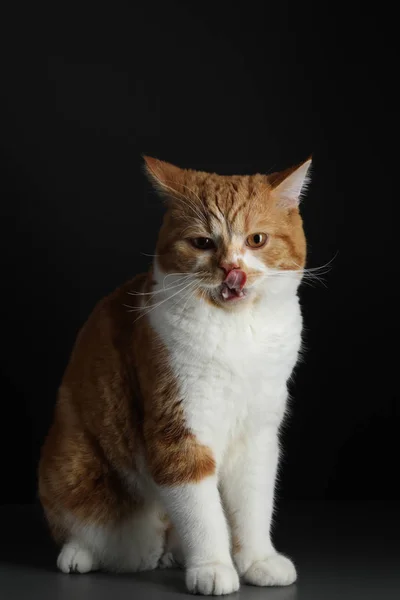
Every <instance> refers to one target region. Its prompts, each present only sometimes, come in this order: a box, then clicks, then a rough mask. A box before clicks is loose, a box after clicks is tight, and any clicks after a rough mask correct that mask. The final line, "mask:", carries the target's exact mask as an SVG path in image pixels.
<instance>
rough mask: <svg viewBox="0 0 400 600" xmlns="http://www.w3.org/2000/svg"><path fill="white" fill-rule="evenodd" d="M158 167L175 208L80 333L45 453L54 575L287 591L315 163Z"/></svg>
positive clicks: (43, 481)
mask: <svg viewBox="0 0 400 600" xmlns="http://www.w3.org/2000/svg"><path fill="white" fill-rule="evenodd" d="M144 161H145V164H144V166H145V170H146V173H147V175H148V177H149V179H150V181H151V182H152V183H153V185H154V186H155V188H156V189H157V190H158V191H159V192H160V193H161V195H162V196H163V197H164V199H165V205H166V211H165V215H164V220H163V224H162V227H161V230H160V232H159V238H158V243H157V247H156V254H155V257H154V261H153V264H152V267H151V269H150V271H149V272H148V273H146V274H142V275H139V276H137V277H135V278H134V279H133V280H131V281H128V282H127V283H126V284H124V285H122V286H121V287H120V288H119V289H117V290H116V291H115V292H114V293H112V294H111V295H110V296H108V297H106V298H105V299H103V300H101V301H100V302H99V303H98V304H97V306H96V307H95V309H94V311H93V312H92V314H91V315H90V317H89V319H88V320H87V322H86V324H85V325H84V326H83V328H82V329H81V331H80V332H79V334H78V337H77V340H76V343H75V346H74V349H73V351H72V355H71V357H70V360H69V364H68V366H67V368H66V371H65V374H64V377H63V380H62V383H61V386H60V389H59V393H58V399H57V404H56V409H55V415H54V420H53V423H52V426H51V428H50V431H49V433H48V436H47V438H46V440H45V443H44V446H43V449H42V454H41V459H40V465H39V496H40V500H41V503H42V506H43V508H44V512H45V515H46V518H47V521H48V523H49V527H50V530H51V532H52V535H53V537H54V539H55V540H56V542H57V543H58V544H59V545H60V547H61V551H60V554H59V556H58V561H57V565H58V567H59V569H60V570H61V571H63V572H65V573H69V572H78V573H86V572H89V571H92V570H96V569H105V570H110V571H119V572H124V571H125V572H126V571H143V570H150V569H155V568H156V567H168V566H176V565H179V566H183V567H184V568H185V570H186V586H187V589H188V590H189V591H190V592H192V593H198V594H203V595H210V594H213V595H220V594H229V593H232V592H235V591H236V590H238V589H239V581H240V579H239V578H240V577H242V578H243V580H244V581H245V582H246V583H248V584H253V585H257V586H271V585H278V586H279V585H289V584H291V583H293V582H294V581H295V580H296V568H295V566H294V564H293V562H292V561H291V560H290V559H289V558H287V557H286V556H284V555H282V554H280V553H278V552H277V551H276V550H275V548H274V545H273V543H272V540H271V535H270V527H271V518H272V512H273V503H274V488H275V478H276V472H277V468H278V461H279V436H278V434H279V428H280V425H281V423H282V420H283V418H284V415H285V412H286V404H287V395H288V392H287V382H288V380H289V378H290V377H291V374H292V371H293V368H294V366H295V364H296V362H297V360H298V356H299V352H300V346H301V331H302V317H301V311H300V307H299V299H298V287H299V284H300V282H301V280H302V277H303V273H304V271H303V269H304V265H305V259H306V240H305V234H304V231H303V225H302V218H301V216H300V211H299V199H300V197H301V194H302V192H303V191H304V189H305V186H306V184H307V182H308V179H309V171H310V166H311V158H310V159H308V160H307V161H305V162H304V163H302V164H301V165H299V166H296V167H293V168H289V169H287V170H285V171H281V172H277V173H273V174H271V175H260V174H257V175H251V176H239V175H238V176H222V175H216V174H209V173H205V172H200V171H194V170H189V169H181V168H179V167H177V166H174V165H171V164H169V163H166V162H163V161H160V160H157V159H154V158H150V157H145V158H144Z"/></svg>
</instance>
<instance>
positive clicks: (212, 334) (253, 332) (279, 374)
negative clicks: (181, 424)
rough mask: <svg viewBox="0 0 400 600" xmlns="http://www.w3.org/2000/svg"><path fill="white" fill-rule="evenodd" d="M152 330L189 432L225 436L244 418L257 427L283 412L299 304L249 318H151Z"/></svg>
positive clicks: (298, 326) (297, 341) (297, 336)
mask: <svg viewBox="0 0 400 600" xmlns="http://www.w3.org/2000/svg"><path fill="white" fill-rule="evenodd" d="M229 317H231V318H229ZM153 326H154V327H155V328H156V330H157V331H158V333H159V335H160V336H161V338H162V340H163V342H164V344H165V345H166V347H167V350H168V354H169V362H170V365H171V369H172V371H173V375H174V377H175V378H176V381H177V383H178V387H179V390H180V393H181V397H182V399H183V403H184V406H185V408H186V413H187V419H188V422H190V426H191V427H192V428H193V429H195V430H197V431H200V430H201V429H204V430H207V432H208V433H209V434H210V436H212V435H214V434H215V431H214V430H218V432H219V433H220V434H222V433H223V432H225V433H226V434H227V435H228V434H229V432H232V431H233V430H235V429H239V428H240V424H241V423H243V422H244V421H245V420H246V419H247V420H248V419H252V420H253V421H254V422H258V421H260V422H261V420H262V419H264V418H265V419H267V418H268V414H276V413H277V412H279V411H280V410H281V408H282V407H281V406H279V404H280V403H282V393H283V392H282V390H285V389H286V381H287V379H288V377H289V376H290V373H291V371H292V369H293V366H294V364H295V362H296V359H297V353H298V349H299V345H300V335H301V315H300V310H299V307H298V302H297V301H296V302H293V303H292V304H291V305H289V306H288V307H287V308H286V310H282V311H279V310H274V311H270V312H268V311H260V312H259V313H252V314H250V315H248V317H247V318H246V315H243V316H241V315H226V314H223V315H219V314H218V313H217V314H213V313H212V311H210V312H208V313H207V314H206V315H202V314H199V313H197V314H187V315H183V316H181V317H180V318H179V319H172V320H171V321H169V322H168V320H165V319H164V320H157V319H154V324H153Z"/></svg>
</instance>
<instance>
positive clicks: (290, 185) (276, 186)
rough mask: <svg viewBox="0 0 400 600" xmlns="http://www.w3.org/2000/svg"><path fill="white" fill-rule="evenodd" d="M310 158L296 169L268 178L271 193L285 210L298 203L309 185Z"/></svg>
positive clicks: (292, 168)
mask: <svg viewBox="0 0 400 600" xmlns="http://www.w3.org/2000/svg"><path fill="white" fill-rule="evenodd" d="M311 163H312V160H311V157H310V158H309V159H307V160H306V161H305V162H303V163H302V164H300V165H297V166H296V167H291V168H290V169H286V170H285V171H281V172H279V173H274V174H272V175H270V176H269V179H270V183H271V186H272V189H273V193H274V194H275V195H276V196H277V197H278V202H279V204H280V205H281V206H283V207H285V208H292V207H293V208H294V207H296V206H298V205H299V203H300V196H301V194H302V193H303V192H305V190H306V189H307V186H308V185H309V183H310V180H311V178H310V168H311Z"/></svg>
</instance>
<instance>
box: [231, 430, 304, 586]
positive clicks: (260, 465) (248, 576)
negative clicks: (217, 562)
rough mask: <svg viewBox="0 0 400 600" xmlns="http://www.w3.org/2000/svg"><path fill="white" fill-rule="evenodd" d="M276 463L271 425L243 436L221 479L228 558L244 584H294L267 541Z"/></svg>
mask: <svg viewBox="0 0 400 600" xmlns="http://www.w3.org/2000/svg"><path fill="white" fill-rule="evenodd" d="M278 459H279V444H278V434H277V427H276V426H275V425H270V426H267V427H265V428H264V429H263V430H262V431H259V432H258V433H257V434H254V432H253V433H252V434H251V435H250V434H249V435H248V436H247V438H246V439H245V440H244V441H243V446H240V447H237V448H236V449H235V450H234V451H233V452H232V455H231V456H230V457H228V458H227V464H226V465H225V468H224V471H223V475H222V494H223V499H224V503H225V505H226V509H227V514H228V515H229V517H230V520H231V527H232V536H233V544H232V547H233V553H234V560H235V563H236V566H237V568H238V571H239V574H240V575H242V576H243V578H244V580H245V581H246V582H247V583H250V584H253V585H258V586H273V585H290V584H291V583H293V582H294V581H295V580H296V569H295V567H294V565H293V563H292V561H291V560H290V559H289V558H287V557H286V556H283V555H282V554H279V553H278V552H277V551H276V550H275V548H274V546H273V544H272V541H271V537H270V528H271V519H272V512H273V500H274V487H275V478H276V471H277V465H278Z"/></svg>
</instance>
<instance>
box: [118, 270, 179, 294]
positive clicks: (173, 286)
mask: <svg viewBox="0 0 400 600" xmlns="http://www.w3.org/2000/svg"><path fill="white" fill-rule="evenodd" d="M189 277H190V275H186V276H185V277H183V278H182V279H181V281H180V282H179V283H175V284H174V285H170V286H168V287H165V286H164V287H163V289H162V290H155V291H153V292H136V291H133V292H127V294H128V295H129V296H154V295H155V294H162V293H164V292H167V291H168V290H173V289H174V288H177V287H179V286H180V285H183V284H184V283H185V281H187V279H189Z"/></svg>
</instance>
